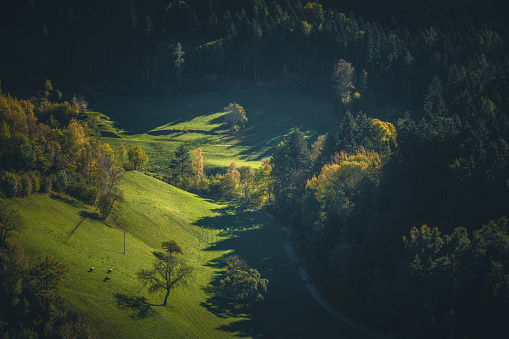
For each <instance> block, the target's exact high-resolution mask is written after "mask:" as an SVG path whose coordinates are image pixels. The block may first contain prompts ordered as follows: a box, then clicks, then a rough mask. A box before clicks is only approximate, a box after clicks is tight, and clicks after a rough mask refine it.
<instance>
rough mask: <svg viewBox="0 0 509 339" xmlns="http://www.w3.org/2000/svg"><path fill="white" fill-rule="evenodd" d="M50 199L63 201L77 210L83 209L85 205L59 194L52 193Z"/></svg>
mask: <svg viewBox="0 0 509 339" xmlns="http://www.w3.org/2000/svg"><path fill="white" fill-rule="evenodd" d="M50 198H51V199H53V200H58V201H61V202H63V203H66V204H68V205H71V206H72V207H76V208H83V205H84V203H82V202H81V201H78V200H76V199H73V198H70V197H66V196H64V195H60V194H57V193H51V195H50Z"/></svg>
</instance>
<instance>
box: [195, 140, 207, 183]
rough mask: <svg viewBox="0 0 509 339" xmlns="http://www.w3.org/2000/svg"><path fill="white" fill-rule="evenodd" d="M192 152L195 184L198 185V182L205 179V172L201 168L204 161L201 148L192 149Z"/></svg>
mask: <svg viewBox="0 0 509 339" xmlns="http://www.w3.org/2000/svg"><path fill="white" fill-rule="evenodd" d="M193 153H194V160H193V173H194V178H195V184H196V186H197V187H198V186H199V185H200V183H201V182H202V181H203V179H205V172H204V170H203V167H204V161H203V154H202V148H201V147H199V148H196V149H194V150H193Z"/></svg>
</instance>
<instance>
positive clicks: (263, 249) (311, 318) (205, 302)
mask: <svg viewBox="0 0 509 339" xmlns="http://www.w3.org/2000/svg"><path fill="white" fill-rule="evenodd" d="M122 189H123V191H124V195H125V201H124V202H123V203H122V205H121V215H122V218H121V220H119V221H117V224H118V225H117V226H112V225H110V224H108V223H104V222H102V221H100V220H97V219H86V220H85V221H83V222H82V223H81V224H80V226H79V227H78V228H77V229H76V230H75V232H74V233H73V234H72V235H71V236H70V237H69V234H70V233H71V231H72V230H73V229H74V228H75V226H76V225H77V224H78V222H79V221H80V220H81V219H82V215H87V213H88V215H89V214H90V212H91V209H90V207H88V206H83V205H81V204H79V203H76V202H75V201H74V200H72V199H69V198H66V197H58V196H53V197H51V196H48V195H37V196H32V197H30V198H25V199H13V200H9V201H8V203H9V204H11V205H13V207H15V208H16V209H18V210H19V212H20V214H21V215H22V216H23V218H24V219H25V220H26V223H27V230H26V232H25V233H24V234H22V235H20V236H19V240H20V241H21V242H23V243H24V245H25V247H26V249H27V251H28V252H29V253H30V254H32V255H41V256H42V255H45V254H50V255H52V256H55V257H57V258H58V259H60V260H61V261H64V262H66V263H68V264H69V265H70V267H71V272H70V277H71V279H70V280H69V281H66V282H65V284H64V287H63V293H64V296H65V298H66V299H67V302H68V304H69V305H70V306H71V307H72V308H75V309H77V310H78V311H79V312H80V313H82V314H83V315H84V316H85V317H87V318H88V319H90V320H92V321H93V323H94V324H95V326H96V327H97V328H98V329H99V331H100V332H101V335H100V337H112V338H167V337H172V338H173V337H175V338H226V337H247V338H251V337H252V338H262V337H267V338H285V337H286V338H309V337H315V338H336V337H339V336H341V337H348V338H355V337H358V336H359V335H358V334H357V333H356V332H355V331H353V330H352V329H350V328H349V327H347V326H345V325H343V324H342V323H340V322H339V321H337V320H336V319H334V318H333V317H332V316H331V315H329V314H328V313H327V312H326V311H325V310H323V309H322V308H321V307H320V306H319V305H318V304H317V303H316V302H315V301H314V300H312V299H311V297H310V296H309V294H308V293H307V291H306V290H305V287H304V285H303V283H302V282H301V281H300V280H299V277H298V274H297V270H296V269H295V267H293V266H292V265H291V262H290V260H289V259H288V257H287V255H286V253H285V250H284V247H283V242H282V234H281V230H280V228H279V227H278V226H277V225H276V224H274V223H273V222H271V221H270V220H269V219H267V218H266V217H264V216H263V215H261V214H260V213H258V212H254V211H250V210H247V209H244V208H242V207H239V206H235V205H230V204H227V203H222V202H217V201H213V200H208V199H203V198H200V197H197V196H195V195H193V194H190V193H187V192H184V191H181V190H179V189H176V188H174V187H172V186H169V185H166V184H164V183H162V182H160V181H157V180H155V179H152V178H150V177H148V176H145V175H142V174H140V173H138V172H128V173H126V174H125V175H124V177H123V179H122ZM122 229H125V230H126V231H127V232H126V243H127V246H126V248H127V249H126V254H125V255H124V254H123V230H122ZM166 239H174V240H176V241H177V242H178V243H179V244H180V245H181V246H182V247H183V249H184V251H185V257H186V259H187V260H188V261H189V262H190V264H191V265H192V266H193V267H194V269H195V274H194V277H193V278H192V280H191V281H190V284H189V286H188V287H186V288H184V289H180V290H175V291H173V292H172V294H171V295H170V299H169V307H167V308H163V307H159V306H153V307H152V310H153V311H152V312H143V311H142V310H141V308H137V307H132V308H130V309H129V308H128V309H121V308H119V307H118V306H117V302H116V298H115V297H114V294H115V293H120V294H123V295H126V296H128V297H132V296H146V297H147V298H148V299H149V300H150V302H151V303H154V304H160V303H161V301H162V297H161V296H159V295H149V294H147V293H146V291H143V290H142V291H141V292H140V287H141V286H140V284H139V282H138V281H137V279H136V277H135V272H136V271H137V270H138V269H139V268H141V267H149V266H150V265H151V263H152V261H153V259H154V256H153V252H155V251H159V250H160V248H159V244H160V242H161V241H163V240H166ZM231 253H237V254H239V255H241V256H243V257H244V258H246V259H247V260H248V262H249V263H250V264H251V266H253V267H255V268H257V269H258V270H259V271H260V272H261V274H262V276H263V277H265V278H267V279H269V281H270V282H269V292H268V293H267V295H266V297H265V302H263V303H262V304H259V305H256V306H252V307H249V308H248V309H247V310H246V311H244V310H242V309H241V308H238V307H235V305H232V304H230V303H229V302H228V301H226V300H224V299H222V298H221V297H220V296H219V295H217V294H216V290H215V289H214V286H217V284H218V281H219V279H220V278H221V272H222V271H221V267H222V266H223V260H224V258H225V256H227V255H229V254H231ZM90 266H94V267H95V272H94V273H88V272H87V270H88V269H89V267H90ZM109 268H112V269H113V273H112V274H110V276H111V282H109V283H106V282H103V281H102V280H103V279H104V277H105V276H106V271H107V270H108V269H109Z"/></svg>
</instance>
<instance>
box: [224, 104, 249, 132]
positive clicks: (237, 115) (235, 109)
mask: <svg viewBox="0 0 509 339" xmlns="http://www.w3.org/2000/svg"><path fill="white" fill-rule="evenodd" d="M224 111H225V112H227V113H228V114H227V115H226V116H225V121H226V123H227V124H228V125H229V126H230V128H231V130H232V131H234V132H237V131H238V130H239V129H241V128H243V127H244V126H245V125H246V123H247V117H246V111H245V110H244V107H242V106H240V105H239V104H237V103H236V102H234V103H230V104H229V105H228V106H226V107H225V108H224Z"/></svg>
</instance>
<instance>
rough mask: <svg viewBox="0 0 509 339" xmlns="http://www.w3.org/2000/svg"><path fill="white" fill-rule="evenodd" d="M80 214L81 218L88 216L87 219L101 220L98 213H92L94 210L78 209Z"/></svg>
mask: <svg viewBox="0 0 509 339" xmlns="http://www.w3.org/2000/svg"><path fill="white" fill-rule="evenodd" d="M80 216H81V217H83V218H89V219H92V220H99V221H103V220H102V219H101V218H100V217H99V214H97V213H94V212H88V211H84V210H83V211H80Z"/></svg>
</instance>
